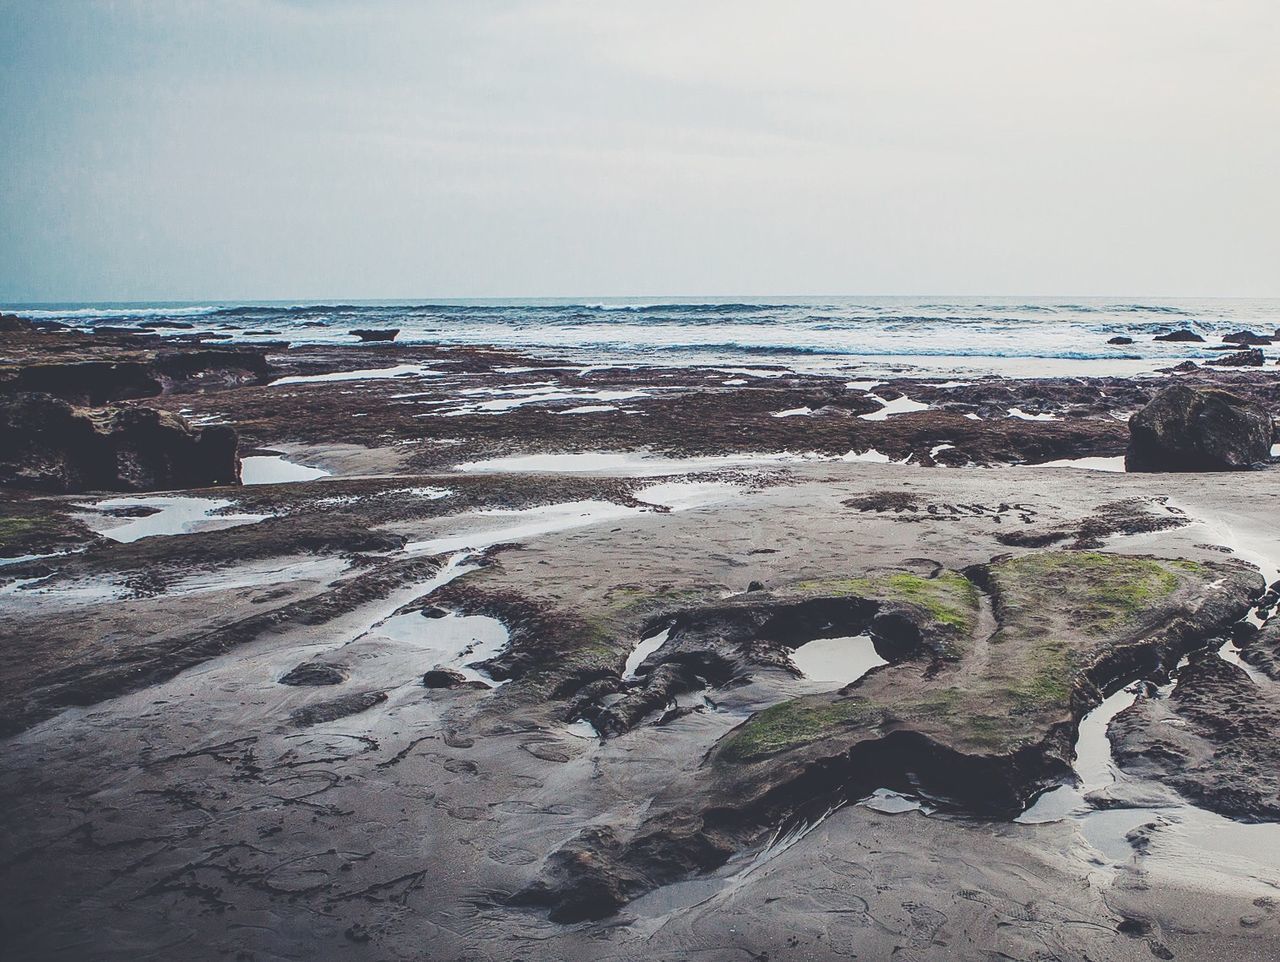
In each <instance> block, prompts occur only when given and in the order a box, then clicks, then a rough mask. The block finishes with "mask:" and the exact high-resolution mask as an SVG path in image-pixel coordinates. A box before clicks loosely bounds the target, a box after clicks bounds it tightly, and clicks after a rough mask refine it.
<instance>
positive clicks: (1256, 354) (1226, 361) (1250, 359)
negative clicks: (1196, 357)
mask: <svg viewBox="0 0 1280 962" xmlns="http://www.w3.org/2000/svg"><path fill="white" fill-rule="evenodd" d="M1265 361H1266V358H1265V357H1263V355H1262V351H1261V350H1259V349H1258V348H1256V347H1255V348H1250V349H1249V350H1247V351H1236V352H1235V353H1234V354H1227V355H1226V356H1224V357H1215V358H1214V359H1213V360H1211V361H1206V362H1205V363H1206V364H1216V365H1218V366H1219V367H1262V365H1263V363H1264V362H1265Z"/></svg>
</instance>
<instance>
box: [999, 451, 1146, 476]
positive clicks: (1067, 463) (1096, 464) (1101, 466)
mask: <svg viewBox="0 0 1280 962" xmlns="http://www.w3.org/2000/svg"><path fill="white" fill-rule="evenodd" d="M1021 467H1028V468H1080V469H1082V470H1084V471H1115V472H1119V473H1121V474H1123V473H1124V456H1123V455H1121V456H1119V457H1115V458H1063V459H1061V460H1058V461H1044V462H1041V463H1040V464H1027V465H1021Z"/></svg>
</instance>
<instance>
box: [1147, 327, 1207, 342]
mask: <svg viewBox="0 0 1280 962" xmlns="http://www.w3.org/2000/svg"><path fill="white" fill-rule="evenodd" d="M1155 339H1156V340H1157V341H1179V342H1181V341H1186V342H1193V343H1201V342H1203V341H1204V338H1203V337H1201V336H1200V335H1199V334H1197V333H1196V332H1195V331H1188V330H1186V329H1185V328H1184V329H1183V330H1180V331H1170V332H1169V333H1168V334H1157V335H1156V336H1155Z"/></svg>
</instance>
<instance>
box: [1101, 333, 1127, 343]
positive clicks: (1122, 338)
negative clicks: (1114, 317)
mask: <svg viewBox="0 0 1280 962" xmlns="http://www.w3.org/2000/svg"><path fill="white" fill-rule="evenodd" d="M1107 343H1108V344H1132V343H1133V338H1131V337H1125V336H1124V335H1123V334H1118V335H1116V336H1115V337H1113V338H1111V339H1110V340H1109V341H1107Z"/></svg>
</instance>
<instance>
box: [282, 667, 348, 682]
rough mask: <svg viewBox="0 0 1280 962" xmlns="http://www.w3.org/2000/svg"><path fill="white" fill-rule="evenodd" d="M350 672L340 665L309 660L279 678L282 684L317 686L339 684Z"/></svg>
mask: <svg viewBox="0 0 1280 962" xmlns="http://www.w3.org/2000/svg"><path fill="white" fill-rule="evenodd" d="M350 676H351V673H350V672H349V671H348V670H347V669H346V668H344V667H343V666H341V665H329V664H325V663H324V662H319V661H311V662H304V663H303V664H301V665H298V666H297V667H295V668H293V669H291V670H290V671H289V672H288V673H287V674H285V675H284V676H283V677H281V679H280V684H282V685H296V686H299V687H319V686H321V685H341V684H342V683H343V682H344V681H346V680H347V679H348V678H349V677H350Z"/></svg>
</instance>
